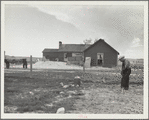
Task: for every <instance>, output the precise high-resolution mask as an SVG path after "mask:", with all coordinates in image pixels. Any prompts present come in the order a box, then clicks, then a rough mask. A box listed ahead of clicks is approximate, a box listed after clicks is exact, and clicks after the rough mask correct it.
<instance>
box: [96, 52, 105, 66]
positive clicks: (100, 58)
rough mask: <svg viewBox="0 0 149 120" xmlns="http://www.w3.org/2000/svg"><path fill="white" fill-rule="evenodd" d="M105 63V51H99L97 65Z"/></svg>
mask: <svg viewBox="0 0 149 120" xmlns="http://www.w3.org/2000/svg"><path fill="white" fill-rule="evenodd" d="M103 65H104V53H97V66H103Z"/></svg>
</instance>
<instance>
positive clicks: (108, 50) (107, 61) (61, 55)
mask: <svg viewBox="0 0 149 120" xmlns="http://www.w3.org/2000/svg"><path fill="white" fill-rule="evenodd" d="M118 55H119V53H118V52H117V51H116V50H115V49H114V48H113V47H111V46H110V45H109V44H108V43H106V42H105V41H104V40H103V39H99V40H98V41H96V42H95V43H94V44H92V45H90V44H62V42H61V41H60V42H59V49H48V48H46V49H44V50H43V57H45V58H46V59H49V60H51V61H56V60H57V59H58V60H59V61H67V62H69V60H75V59H78V57H82V59H79V60H81V61H84V62H85V59H86V58H87V57H89V58H90V59H91V62H90V65H91V66H102V67H113V66H117V61H118Z"/></svg>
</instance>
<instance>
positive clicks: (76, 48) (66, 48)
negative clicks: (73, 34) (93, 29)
mask: <svg viewBox="0 0 149 120" xmlns="http://www.w3.org/2000/svg"><path fill="white" fill-rule="evenodd" d="M89 46H90V45H89V44H86V45H85V44H62V46H61V48H60V49H59V52H83V51H84V50H85V49H87V48H88V47H89Z"/></svg>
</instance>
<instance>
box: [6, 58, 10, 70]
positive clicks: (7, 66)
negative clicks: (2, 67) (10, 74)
mask: <svg viewBox="0 0 149 120" xmlns="http://www.w3.org/2000/svg"><path fill="white" fill-rule="evenodd" d="M5 63H6V68H7V69H9V66H10V63H9V61H8V60H7V59H5Z"/></svg>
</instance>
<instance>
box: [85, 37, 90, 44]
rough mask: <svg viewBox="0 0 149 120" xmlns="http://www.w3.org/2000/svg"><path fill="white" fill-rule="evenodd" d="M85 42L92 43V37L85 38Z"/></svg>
mask: <svg viewBox="0 0 149 120" xmlns="http://www.w3.org/2000/svg"><path fill="white" fill-rule="evenodd" d="M83 42H84V44H92V39H91V38H90V39H85V40H83Z"/></svg>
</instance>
